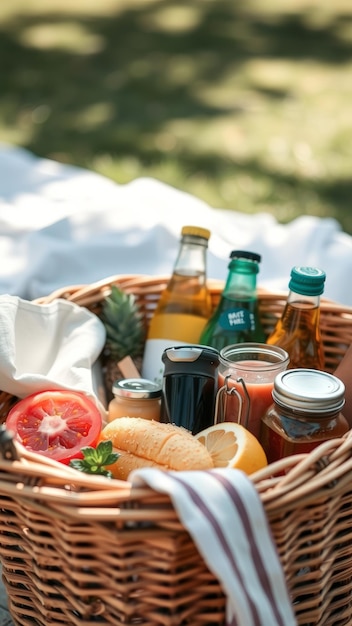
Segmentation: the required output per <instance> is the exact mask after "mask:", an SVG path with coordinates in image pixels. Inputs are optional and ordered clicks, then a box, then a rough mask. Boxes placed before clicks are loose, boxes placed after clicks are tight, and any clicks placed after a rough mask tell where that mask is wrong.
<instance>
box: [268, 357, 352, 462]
mask: <svg viewBox="0 0 352 626" xmlns="http://www.w3.org/2000/svg"><path fill="white" fill-rule="evenodd" d="M344 394H345V386H344V384H343V382H342V381H341V380H339V379H338V378H337V377H336V376H333V375H332V374H328V373H326V372H322V371H320V370H313V369H305V368H302V369H293V370H287V371H285V372H281V373H280V374H278V375H277V376H276V378H275V381H274V389H273V393H272V396H273V401H274V402H273V404H272V405H271V406H270V407H269V408H268V410H267V412H266V413H265V415H264V416H263V417H262V421H261V429H260V437H259V440H260V443H261V444H262V446H263V448H264V450H265V453H266V456H267V459H268V462H269V463H273V462H274V461H277V460H279V459H282V458H283V457H286V456H289V455H291V454H301V453H307V452H311V450H313V449H314V448H315V447H316V446H318V445H319V444H320V443H323V441H327V440H328V439H333V438H335V437H342V436H343V435H344V434H345V433H346V432H347V431H348V429H349V426H348V423H347V420H346V419H345V417H344V416H343V415H342V413H341V409H342V407H343V405H344V403H345V399H344Z"/></svg>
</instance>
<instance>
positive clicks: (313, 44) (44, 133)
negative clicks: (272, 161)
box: [0, 0, 352, 233]
mask: <svg viewBox="0 0 352 626" xmlns="http://www.w3.org/2000/svg"><path fill="white" fill-rule="evenodd" d="M175 6H176V5H175V3H174V2H171V1H169V0H164V1H162V2H153V3H146V4H145V5H143V4H139V5H136V6H131V7H129V6H127V8H124V9H123V10H120V11H117V12H116V14H112V15H106V16H104V15H98V16H88V15H87V16H82V14H79V13H77V14H75V13H74V12H72V11H70V12H69V13H67V14H65V12H64V11H62V12H61V11H58V12H57V13H52V12H50V13H49V12H48V13H47V14H45V13H44V12H42V13H40V14H38V15H35V16H31V15H29V14H23V15H18V16H17V17H15V18H14V19H13V21H12V22H7V23H6V24H4V26H3V27H1V24H0V33H1V37H0V71H1V93H2V105H0V116H1V118H2V119H3V123H4V124H5V125H6V124H7V125H9V126H16V125H17V126H18V127H19V129H21V127H23V129H24V130H23V133H22V135H21V136H22V138H23V139H22V145H23V146H24V147H26V148H28V149H29V150H31V151H33V152H34V153H35V154H37V155H39V156H49V157H53V158H57V159H58V160H61V161H63V162H71V163H75V164H78V165H82V166H85V167H92V162H93V161H94V159H96V158H97V156H98V155H100V154H101V155H110V157H111V158H112V159H118V158H121V157H123V158H126V157H131V158H135V159H137V161H138V163H140V165H141V167H142V168H143V167H149V166H151V165H158V164H159V163H161V162H163V161H164V160H165V159H167V158H169V159H171V160H172V159H174V160H175V159H176V160H178V161H182V163H183V168H184V171H185V172H186V173H187V174H188V175H189V176H191V175H193V174H195V173H197V172H202V173H203V174H204V176H205V178H209V179H210V178H214V179H216V177H217V176H221V175H224V172H228V173H229V175H230V172H231V170H232V172H236V171H238V169H240V170H241V171H243V170H245V171H246V172H247V173H248V174H249V175H250V176H253V177H256V176H260V177H264V176H267V177H270V179H271V180H272V184H273V185H275V179H277V182H278V184H282V182H284V183H285V184H286V185H287V186H288V187H290V188H291V189H294V188H295V187H297V186H302V188H303V189H304V188H305V187H307V185H308V186H309V187H310V188H311V189H313V190H314V192H315V193H316V194H317V196H318V197H320V198H321V199H322V200H324V202H325V203H327V204H329V205H330V206H331V207H333V209H332V211H331V214H332V215H334V216H335V217H336V218H337V219H338V220H339V221H340V222H341V223H342V224H343V226H344V228H345V230H347V231H348V232H350V233H352V216H351V215H350V211H349V197H350V196H351V194H352V180H349V179H347V178H343V179H341V180H338V179H335V180H334V182H331V181H329V182H325V181H324V179H317V180H310V181H309V183H307V182H305V181H303V182H302V181H300V180H298V178H294V177H292V176H287V177H285V176H283V175H282V173H278V172H276V171H275V170H274V169H272V170H270V171H269V170H268V168H267V167H265V166H264V165H263V163H261V162H260V160H259V159H249V160H247V161H246V160H244V161H243V162H242V163H241V164H238V163H236V162H233V161H232V160H231V158H229V156H228V155H221V154H219V153H218V152H217V151H215V150H214V152H213V153H212V152H211V151H209V150H208V151H207V152H206V153H200V152H199V151H195V150H193V149H192V143H190V145H188V146H186V147H185V146H181V147H177V146H176V147H175V150H174V151H169V153H168V154H167V155H166V154H165V151H163V150H161V149H159V148H158V146H157V145H156V143H155V141H153V137H155V135H156V134H158V133H160V132H161V131H162V129H163V128H164V127H165V125H166V124H168V123H170V122H172V121H175V120H176V121H177V120H180V119H187V120H191V121H192V120H199V119H200V120H202V122H204V123H207V122H209V123H210V122H211V120H212V119H214V118H216V117H218V116H226V115H229V114H231V115H237V116H238V117H239V118H240V117H241V115H242V113H243V104H242V102H241V99H238V98H236V93H235V92H234V93H233V98H232V102H231V105H228V104H226V105H224V104H222V105H221V104H219V103H216V102H214V101H211V100H209V99H208V100H207V101H205V100H204V99H203V100H202V99H200V98H199V97H198V96H197V86H204V85H206V86H207V87H211V88H216V87H217V85H219V84H220V83H221V81H222V79H224V80H226V77H228V76H229V75H233V74H234V73H236V72H237V73H238V74H240V72H241V67H242V66H243V64H245V63H246V62H247V61H248V60H250V59H255V58H258V57H259V58H275V57H277V58H280V59H284V60H297V59H299V60H301V61H303V62H304V60H305V59H306V60H312V59H313V60H314V59H315V60H316V61H317V62H324V63H328V64H330V65H331V64H340V63H347V62H349V61H351V59H352V42H350V41H348V40H347V39H345V40H342V39H341V38H339V37H337V35H336V32H337V29H338V27H339V24H340V23H341V22H342V21H343V22H344V23H346V20H347V21H351V16H350V15H342V14H340V15H339V16H338V17H336V18H335V19H332V20H331V21H328V22H327V23H323V24H322V25H321V26H317V25H314V26H312V25H311V24H310V23H309V20H307V19H306V16H305V14H304V13H289V14H276V15H274V16H272V17H270V16H268V15H265V16H261V15H260V13H258V12H257V13H256V12H251V11H249V10H247V9H246V7H245V5H240V3H238V2H233V1H232V0H218V1H208V2H199V1H197V0H189V1H188V2H185V3H182V2H181V3H177V8H178V10H179V11H180V10H181V9H182V8H183V9H184V10H185V11H186V12H188V13H187V15H188V16H189V22H188V24H187V27H184V28H180V27H177V24H173V23H172V15H173V13H172V11H174V9H175ZM168 11H170V16H171V17H170V18H169V19H170V20H171V22H170V27H169V28H168V27H166V28H161V27H160V20H162V19H163V15H164V18H165V20H166V19H167V12H168ZM158 12H159V13H158ZM158 20H159V21H158ZM72 24H76V25H77V26H79V29H80V32H84V37H86V38H87V40H90V41H94V42H95V45H93V46H92V49H91V50H89V46H87V48H85V47H84V45H83V48H82V47H79V46H78V48H77V49H72V48H70V47H67V48H65V47H63V46H62V47H60V46H55V45H53V46H48V47H47V48H46V49H41V48H40V47H35V46H34V45H29V44H28V43H26V33H28V32H31V29H32V30H33V31H34V33H35V29H40V28H44V29H45V27H47V26H49V27H50V28H51V29H52V28H53V27H55V25H56V26H59V25H60V28H62V27H63V26H65V25H66V26H67V27H69V26H71V25H72ZM89 38H90V39H89ZM83 40H84V38H83ZM252 89H255V90H256V91H257V93H258V94H261V95H262V96H264V97H265V98H268V99H272V100H273V101H274V100H275V101H278V102H280V100H283V101H284V100H285V99H287V98H289V97H291V95H292V94H290V92H289V88H288V89H283V88H277V89H276V88H272V87H265V86H263V85H262V84H260V85H252ZM112 176H114V174H113V173H112ZM116 178H117V177H116ZM234 200H235V199H234ZM233 207H234V208H235V207H236V204H235V201H234V202H233ZM256 210H259V209H258V207H256Z"/></svg>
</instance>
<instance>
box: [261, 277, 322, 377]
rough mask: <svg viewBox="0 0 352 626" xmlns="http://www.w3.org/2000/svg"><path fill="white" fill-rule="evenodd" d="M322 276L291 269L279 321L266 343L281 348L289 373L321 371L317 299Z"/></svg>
mask: <svg viewBox="0 0 352 626" xmlns="http://www.w3.org/2000/svg"><path fill="white" fill-rule="evenodd" d="M324 282H325V272H323V271H322V270H320V269H318V268H314V267H294V268H293V269H292V271H291V279H290V282H289V294H288V297H287V301H286V305H285V308H284V310H283V313H282V316H281V318H280V319H279V320H278V322H277V324H276V327H275V328H274V330H273V332H272V334H271V335H270V336H269V337H268V339H267V343H268V344H270V345H276V346H280V348H283V349H284V350H286V352H288V355H289V357H290V363H289V366H288V368H289V369H296V368H309V369H317V370H323V369H324V350H323V343H322V339H321V333H320V326H319V320H320V295H321V294H322V293H323V290H324Z"/></svg>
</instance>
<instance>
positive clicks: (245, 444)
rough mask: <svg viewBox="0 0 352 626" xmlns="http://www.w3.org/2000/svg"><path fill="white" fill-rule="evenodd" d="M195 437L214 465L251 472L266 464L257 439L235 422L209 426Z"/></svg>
mask: <svg viewBox="0 0 352 626" xmlns="http://www.w3.org/2000/svg"><path fill="white" fill-rule="evenodd" d="M195 437H196V438H197V439H198V441H200V442H201V443H202V444H203V445H205V447H206V448H207V450H208V452H210V454H211V457H212V459H213V463H214V466H215V467H232V468H236V469H241V470H242V471H244V472H245V473H246V474H252V473H253V472H256V471H257V470H259V469H262V468H263V467H266V466H267V464H268V462H267V459H266V455H265V452H264V450H263V448H262V446H261V444H260V443H259V441H258V439H256V437H255V436H254V435H252V433H250V432H249V430H247V429H246V428H244V427H243V426H240V424H236V423H235V422H222V423H221V424H215V425H214V426H209V428H206V429H205V430H202V431H201V432H199V433H197V434H196V435H195Z"/></svg>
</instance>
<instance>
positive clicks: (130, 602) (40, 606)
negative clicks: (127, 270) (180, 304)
mask: <svg viewBox="0 0 352 626" xmlns="http://www.w3.org/2000/svg"><path fill="white" fill-rule="evenodd" d="M112 282H115V283H117V284H119V285H121V286H123V287H124V288H125V289H126V290H127V291H131V292H133V293H134V294H135V295H136V298H137V301H138V302H139V305H140V308H141V310H142V312H143V315H144V319H145V323H146V326H147V325H148V321H149V319H150V316H151V314H152V312H153V310H154V308H155V304H156V302H157V300H158V297H159V295H160V292H161V290H162V289H163V287H164V285H165V284H166V278H165V279H164V278H149V277H140V276H123V277H112V278H110V279H107V280H106V281H102V282H101V283H99V284H96V285H91V286H82V287H77V286H75V287H72V288H66V289H65V290H62V291H60V292H56V293H55V294H52V295H51V296H49V297H48V298H45V299H42V300H41V301H40V302H48V301H50V300H52V299H55V298H57V297H65V298H68V299H70V300H72V301H73V302H77V303H78V304H80V305H81V306H87V307H89V308H90V309H91V310H93V311H95V312H97V313H99V311H100V307H101V302H102V299H103V297H104V296H105V295H107V294H108V293H109V290H110V286H111V284H112ZM221 288H222V285H221V284H219V283H215V282H214V283H212V284H211V290H212V298H213V304H214V306H215V305H216V303H217V301H218V298H219V295H220V291H221ZM285 299H286V295H285V294H268V293H266V292H260V307H261V315H262V320H263V323H264V325H265V328H266V329H267V330H269V329H270V328H271V327H272V325H273V324H274V322H275V320H276V319H277V317H278V316H279V315H280V314H281V311H282V307H283V306H284V303H285ZM351 320H352V310H350V309H347V308H345V307H340V306H339V305H336V304H334V303H331V302H327V301H323V303H322V313H321V326H322V332H323V338H324V345H325V352H326V358H327V369H329V370H330V371H331V370H333V369H334V368H335V367H336V365H337V363H338V362H339V360H340V358H341V356H342V355H343V354H344V352H345V350H346V347H347V346H348V345H349V344H350V342H351V340H352V324H351ZM14 400H15V399H14V398H12V397H9V396H8V395H7V394H5V393H2V394H1V395H0V407H1V408H0V412H1V416H2V419H4V418H5V416H6V413H7V410H8V407H9V406H10V405H11V404H12V403H13V402H14ZM8 457H9V455H8V454H6V455H5V458H3V459H2V460H0V507H1V515H0V557H1V561H2V564H3V576H4V581H5V585H6V588H7V591H8V595H9V606H10V610H11V614H12V617H13V619H14V622H15V624H16V625H17V626H33V625H34V626H48V625H49V624H50V625H53V626H69V625H70V626H71V625H74V626H76V625H78V624H79V625H80V626H85V625H88V624H89V625H91V624H101V625H106V624H111V625H116V626H119V625H121V626H122V625H129V626H132V625H139V626H159V625H160V626H176V625H177V626H204V625H209V626H222V625H223V624H224V610H225V598H224V596H223V593H222V591H221V589H220V586H219V584H218V582H217V580H216V579H215V578H214V577H213V575H212V574H211V573H210V572H209V570H208V568H207V566H206V565H205V563H204V561H203V559H202V558H201V557H200V555H199V553H198V552H197V550H196V547H195V545H194V543H193V541H192V540H191V538H190V537H189V535H188V534H187V532H185V530H184V528H183V527H182V525H181V524H180V522H179V520H178V519H177V517H176V514H175V511H174V509H173V507H172V504H171V502H170V501H169V499H168V498H167V497H166V496H163V495H160V494H156V493H154V492H153V491H152V490H150V489H147V488H146V489H131V487H130V485H129V484H128V483H126V482H119V481H109V480H107V479H103V478H98V477H89V476H85V475H83V474H82V475H80V474H79V475H77V474H76V473H73V470H70V468H67V467H65V466H61V465H58V464H55V463H52V462H51V463H50V462H49V461H47V460H45V459H44V458H39V459H38V457H37V456H36V455H30V454H26V455H25V457H22V458H21V459H20V460H11V459H10V458H8ZM252 479H253V481H254V483H255V485H256V488H257V490H258V492H259V494H260V497H261V499H262V502H263V505H264V508H265V511H266V514H267V517H268V521H269V524H270V527H271V530H272V533H273V537H274V539H275V542H276V545H277V549H278V552H279V556H280V560H281V563H282V565H283V569H284V572H285V577H286V581H287V586H288V589H289V593H290V595H291V598H292V603H293V607H294V610H295V614H296V618H297V623H298V624H299V625H301V626H343V625H347V624H351V623H352V600H351V593H352V550H351V548H350V546H351V542H352V506H351V505H352V434H349V435H348V436H347V437H346V438H345V439H341V440H333V441H331V442H328V443H326V444H322V445H321V446H320V447H319V448H317V449H316V450H315V451H313V452H312V453H310V454H309V455H301V456H297V457H291V458H289V459H284V460H282V461H280V462H278V463H275V464H272V465H271V466H269V467H268V468H266V469H264V470H261V471H260V472H258V473H257V474H255V475H253V476H252ZM268 626H269V625H268Z"/></svg>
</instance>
